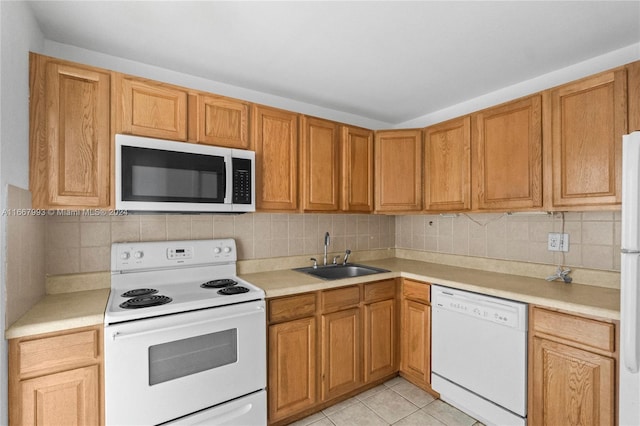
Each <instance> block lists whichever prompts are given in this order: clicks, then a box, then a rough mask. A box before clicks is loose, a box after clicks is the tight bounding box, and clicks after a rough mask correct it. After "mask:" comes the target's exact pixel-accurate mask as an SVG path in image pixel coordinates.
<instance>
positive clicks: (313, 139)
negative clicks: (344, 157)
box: [300, 117, 340, 211]
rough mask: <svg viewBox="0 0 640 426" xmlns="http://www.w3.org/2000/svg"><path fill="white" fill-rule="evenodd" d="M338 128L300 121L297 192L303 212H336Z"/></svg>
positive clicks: (316, 120) (327, 123)
mask: <svg viewBox="0 0 640 426" xmlns="http://www.w3.org/2000/svg"><path fill="white" fill-rule="evenodd" d="M338 131H339V130H338V125H337V124H336V123H333V122H331V121H327V120H321V119H319V118H313V117H302V141H301V149H300V151H301V155H300V158H301V164H300V168H301V176H302V179H301V189H302V209H303V210H304V211H337V210H338V208H339V207H340V206H339V198H338V197H339V194H340V184H339V179H340V149H339V148H340V145H339V143H340V139H339V133H338Z"/></svg>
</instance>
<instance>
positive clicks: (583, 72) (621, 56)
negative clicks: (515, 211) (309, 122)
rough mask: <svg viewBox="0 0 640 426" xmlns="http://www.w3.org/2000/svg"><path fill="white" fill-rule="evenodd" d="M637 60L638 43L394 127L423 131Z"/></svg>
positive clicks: (639, 52)
mask: <svg viewBox="0 0 640 426" xmlns="http://www.w3.org/2000/svg"><path fill="white" fill-rule="evenodd" d="M637 60H640V43H637V44H632V45H631V46H627V47H624V48H622V49H618V50H614V51H612V52H609V53H606V54H604V55H601V56H597V57H595V58H591V59H588V60H586V61H583V62H580V63H577V64H574V65H571V66H568V67H566V68H563V69H560V70H556V71H553V72H550V73H548V74H544V75H541V76H539V77H536V78H532V79H531V80H527V81H523V82H520V83H517V84H514V85H511V86H508V87H505V88H503V89H500V90H496V91H495V92H491V93H487V94H485V95H483V96H479V97H477V98H474V99H470V100H468V101H465V102H462V103H459V104H457V105H452V106H450V107H448V108H444V109H442V110H440V111H436V112H433V113H431V114H427V115H423V116H422V117H417V118H415V119H413V120H409V121H405V122H404V123H400V124H397V125H395V126H394V127H395V128H397V129H408V128H414V127H426V126H430V125H432V124H436V123H441V122H443V121H446V120H449V119H452V118H456V117H460V116H462V115H466V114H469V113H472V112H475V111H479V110H481V109H484V108H488V107H491V106H494V105H498V104H501V103H503V102H507V101H510V100H512V99H517V98H520V97H522V96H527V95H530V94H532V93H536V92H539V91H542V90H545V89H549V88H551V87H555V86H559V85H561V84H564V83H568V82H571V81H573V80H577V79H580V78H582V77H587V76H590V75H592V74H596V73H598V72H601V71H606V70H608V69H611V68H615V67H617V66H620V65H624V64H627V63H629V62H634V61H637Z"/></svg>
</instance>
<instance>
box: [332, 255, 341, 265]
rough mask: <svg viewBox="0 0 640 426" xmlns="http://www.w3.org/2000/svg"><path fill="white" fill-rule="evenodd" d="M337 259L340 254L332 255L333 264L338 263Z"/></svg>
mask: <svg viewBox="0 0 640 426" xmlns="http://www.w3.org/2000/svg"><path fill="white" fill-rule="evenodd" d="M338 259H340V255H337V256H333V264H334V265H337V264H338Z"/></svg>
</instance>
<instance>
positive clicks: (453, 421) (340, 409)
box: [292, 377, 483, 426]
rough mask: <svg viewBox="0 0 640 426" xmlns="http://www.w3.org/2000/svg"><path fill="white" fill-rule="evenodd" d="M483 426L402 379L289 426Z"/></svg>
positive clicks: (387, 383) (389, 382)
mask: <svg viewBox="0 0 640 426" xmlns="http://www.w3.org/2000/svg"><path fill="white" fill-rule="evenodd" d="M310 425H313V426H332V425H336V426H358V425H362V426H374V425H397V426H410V425H420V426H428V425H433V426H443V425H444V426H483V425H482V423H480V422H478V421H476V420H475V419H474V418H472V417H469V416H468V415H466V414H465V413H463V412H462V411H460V410H458V409H457V408H454V407H452V406H451V405H449V404H447V403H445V402H443V401H441V400H439V399H435V398H434V397H433V396H431V395H430V394H428V393H427V392H425V391H423V390H422V389H420V388H418V387H417V386H415V385H413V384H411V383H409V382H408V381H406V380H405V379H403V378H402V377H396V378H394V379H391V380H389V381H388V382H385V383H384V384H382V385H380V386H377V387H375V388H372V389H369V390H368V391H365V392H363V393H361V394H358V395H356V396H354V397H353V398H350V399H347V400H346V401H343V402H340V403H338V404H336V405H333V406H331V407H328V408H326V409H324V410H322V411H321V412H318V413H315V414H312V415H311V416H309V417H306V418H304V419H302V420H299V421H297V422H295V423H292V426H310Z"/></svg>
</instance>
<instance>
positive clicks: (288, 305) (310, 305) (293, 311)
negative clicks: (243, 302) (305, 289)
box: [269, 293, 316, 323]
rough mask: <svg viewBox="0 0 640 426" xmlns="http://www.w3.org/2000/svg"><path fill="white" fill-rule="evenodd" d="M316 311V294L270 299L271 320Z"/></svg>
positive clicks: (280, 320)
mask: <svg viewBox="0 0 640 426" xmlns="http://www.w3.org/2000/svg"><path fill="white" fill-rule="evenodd" d="M315 313H316V294H315V293H305V294H300V295H295V296H290V297H283V298H280V299H273V300H269V322H270V323H275V322H282V321H288V320H292V319H296V318H304V317H309V316H312V315H314V314H315Z"/></svg>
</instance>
